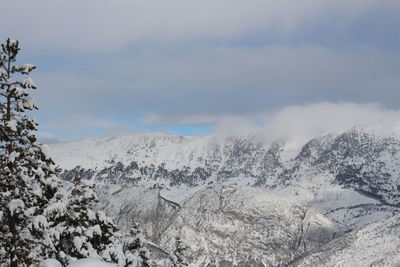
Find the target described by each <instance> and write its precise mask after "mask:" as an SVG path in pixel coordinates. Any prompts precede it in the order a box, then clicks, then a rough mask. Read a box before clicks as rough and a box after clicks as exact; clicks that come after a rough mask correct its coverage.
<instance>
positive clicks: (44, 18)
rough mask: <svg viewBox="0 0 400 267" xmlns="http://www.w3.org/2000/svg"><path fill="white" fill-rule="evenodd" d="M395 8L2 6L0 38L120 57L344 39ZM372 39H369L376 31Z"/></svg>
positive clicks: (385, 4) (177, 1)
mask: <svg viewBox="0 0 400 267" xmlns="http://www.w3.org/2000/svg"><path fill="white" fill-rule="evenodd" d="M399 6H400V4H399V2H398V1H397V0H382V1H375V0H364V1H363V2H362V4H361V3H360V2H359V1H357V0H336V1H326V0H305V1H291V0H281V1H273V0H251V1H243V0H220V1H212V0H204V1H185V0H170V1H163V0H146V1H141V0H134V1H131V0H119V1H112V2H110V1H107V0H87V1H81V2H79V3H78V2H75V1H61V0H56V1H54V0H43V1H40V2H37V1H35V2H34V1H28V0H25V1H7V2H5V3H2V10H7V12H3V14H2V16H1V17H0V24H1V25H2V31H0V34H1V35H2V36H6V35H7V34H10V33H13V34H14V35H15V37H14V38H19V39H23V40H24V41H26V42H27V43H28V44H29V45H33V46H38V47H43V46H50V47H52V46H58V47H65V48H71V47H72V48H73V49H77V50H85V51H112V50H118V49H121V48H122V47H124V46H126V45H128V44H130V43H133V42H148V41H188V40H199V39H204V38H206V39H232V38H233V39H235V38H241V37H246V36H249V35H254V34H256V35H260V34H262V35H267V36H270V37H272V38H273V39H283V40H285V39H287V38H288V37H289V36H296V35H298V34H299V33H304V34H312V33H314V32H315V31H321V29H325V30H327V31H329V32H330V33H331V34H335V35H337V36H343V37H346V33H348V32H349V31H351V30H352V29H354V28H356V27H357V25H359V24H363V22H364V21H365V18H366V17H367V18H369V17H371V14H372V15H374V14H377V16H379V17H380V18H384V19H388V18H395V17H396V16H398V15H399V14H398V13H399ZM16 13H18V15H17V16H18V17H17V19H16V18H15V16H16V15H15V14H16ZM378 21H379V20H374V23H373V24H371V25H372V26H373V25H376V24H377V23H379V22H378ZM383 21H384V20H383ZM321 22H322V23H321ZM391 22H393V21H391ZM369 32H370V34H374V28H373V27H370V31H369ZM289 39H290V38H289Z"/></svg>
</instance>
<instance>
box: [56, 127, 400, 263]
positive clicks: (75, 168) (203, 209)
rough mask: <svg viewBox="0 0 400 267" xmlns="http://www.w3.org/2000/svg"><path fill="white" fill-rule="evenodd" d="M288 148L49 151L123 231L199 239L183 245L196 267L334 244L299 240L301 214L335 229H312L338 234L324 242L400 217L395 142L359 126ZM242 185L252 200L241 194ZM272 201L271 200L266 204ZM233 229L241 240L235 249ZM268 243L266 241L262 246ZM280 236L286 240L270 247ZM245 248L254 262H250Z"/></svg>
mask: <svg viewBox="0 0 400 267" xmlns="http://www.w3.org/2000/svg"><path fill="white" fill-rule="evenodd" d="M290 147H291V144H290V141H278V142H275V143H272V144H265V143H263V142H261V139H260V138H259V137H257V136H254V135H246V136H238V137H215V136H206V137H181V136H174V135H165V134H145V135H136V136H122V137H99V138H93V139H87V140H81V141H76V142H70V143H64V144H56V145H53V146H52V150H53V154H54V158H55V160H56V162H57V163H59V164H60V165H61V167H62V168H63V169H64V171H63V173H62V177H63V178H64V179H71V178H73V177H74V176H76V175H79V176H81V177H84V178H87V179H93V180H95V181H97V183H98V184H99V185H101V186H99V192H101V199H102V201H101V206H102V208H105V209H106V211H107V212H108V213H109V214H110V215H112V216H113V217H114V218H115V220H116V221H117V223H118V224H120V225H121V226H122V227H128V225H129V224H130V221H131V220H136V221H140V222H141V223H142V225H144V228H145V233H146V235H147V236H148V238H151V239H152V240H153V242H155V243H157V244H160V245H162V246H164V247H165V248H170V247H171V244H170V243H169V240H170V239H169V237H171V236H172V235H174V234H182V235H183V236H191V235H194V233H197V235H196V238H198V239H196V240H194V239H190V238H189V239H187V241H188V242H190V243H191V244H195V246H193V247H192V248H191V250H190V252H188V254H189V255H188V256H189V257H191V259H193V260H197V261H198V262H204V263H205V262H208V263H211V262H220V263H221V264H222V262H225V264H228V265H229V264H230V265H229V266H231V265H232V264H238V266H244V265H243V264H244V263H243V264H242V265H241V264H239V263H240V262H241V261H242V260H243V261H245V262H250V263H251V262H253V263H254V264H253V265H254V266H257V264H260V263H262V262H264V263H268V264H270V265H272V266H278V265H280V264H281V265H282V264H287V263H289V262H292V261H295V260H297V259H298V258H299V257H303V256H304V255H307V254H311V253H312V252H313V251H315V250H316V249H318V247H320V245H321V244H325V243H326V242H328V241H329V240H330V238H324V239H323V240H324V241H323V242H322V241H319V244H318V246H315V244H314V243H313V242H311V241H309V239H307V238H308V237H301V238H300V237H299V236H302V234H303V233H304V232H301V231H304V228H302V227H301V225H303V221H304V218H305V217H304V216H306V215H305V214H315V216H316V217H319V218H323V221H324V222H328V221H329V222H330V223H333V224H334V225H335V227H333V228H329V227H328V228H329V230H327V229H328V228H326V227H325V226H324V227H321V228H319V230H316V231H317V233H318V234H316V235H320V236H329V235H332V236H333V237H335V238H334V239H333V240H332V241H330V242H329V244H332V242H335V240H338V242H341V241H340V240H341V239H338V238H337V237H338V236H340V235H341V233H342V232H343V231H347V232H351V231H359V230H360V229H364V228H363V227H368V225H369V224H370V223H374V222H376V221H378V220H389V218H391V217H393V216H396V214H400V195H399V194H400V193H399V192H400V191H399V189H400V139H398V138H396V137H393V136H382V135H378V134H375V133H373V132H371V131H367V130H363V129H360V128H356V129H353V130H351V131H349V132H346V133H343V134H339V135H327V136H323V137H318V138H315V139H313V140H310V141H309V142H308V143H306V144H304V145H303V146H300V147H297V148H296V149H291V148H290ZM210 186H212V187H210ZM221 186H222V187H224V186H225V187H224V188H229V189H226V191H223V190H222V191H221V190H220V188H221ZM244 187H246V188H247V189H246V190H247V191H246V192H252V193H243V192H242V191H241V190H244ZM217 188H219V189H217ZM252 188H253V189H252ZM257 188H258V189H257ZM251 190H254V191H251ZM246 194H247V195H246ZM252 194H254V195H255V196H254V197H253V196H252ZM270 195H271V196H274V197H273V198H274V199H277V202H276V201H270V199H266V196H270ZM252 197H253V198H252ZM220 198H221V199H224V200H226V199H229V201H228V202H227V204H226V207H228V208H227V209H225V208H223V209H221V208H220V207H221V205H220V204H219V201H220ZM255 199H259V200H260V199H262V201H265V202H263V203H264V204H263V205H264V206H265V207H263V208H261V207H259V206H257V205H258V204H259V203H260V202H258V200H257V201H256V200H255ZM238 201H239V202H238ZM260 201H261V200H260ZM262 201H261V202H262ZM277 203H279V204H277ZM288 203H290V204H288ZM241 205H242V206H241ZM254 205H255V206H257V207H259V208H253V207H252V206H254ZM280 206H282V207H284V209H280V208H279V207H280ZM294 206H296V207H298V208H293V207H294ZM237 207H241V209H240V210H238V209H237ZM289 211H293V212H294V211H296V212H294V213H292V214H287V212H289ZM199 214H202V215H201V216H200V215H199ZM295 214H297V215H295ZM236 215H238V216H239V217H237V216H236ZM235 216H236V217H235ZM307 216H310V215H307ZM307 216H306V217H307ZM315 216H314V217H315ZM303 217H304V218H303ZM316 217H315V218H316ZM249 218H251V219H249ZM271 218H275V219H271ZM301 218H303V219H301ZM313 220H314V219H313ZM224 225H225V226H227V228H226V229H225V228H224ZM322 225H324V224H322ZM365 225H367V226H365ZM200 226H201V227H203V228H201V227H200ZM339 226H340V227H339ZM199 227H200V228H199ZM285 227H286V228H285ZM235 228H237V229H238V232H240V234H242V235H243V238H244V239H241V240H242V243H240V244H237V243H235V242H236V241H237V240H236V239H235V238H234V234H235V232H232V231H234V230H232V229H235ZM179 229H180V231H178V230H179ZM268 229H275V230H274V231H272V232H271V231H270V230H268ZM301 229H303V230H301ZM332 229H334V230H332ZM338 229H340V230H338ZM225 231H226V234H225V235H224V232H225ZM275 232H276V233H285V234H286V236H285V235H284V234H283V235H278V236H275V234H274V233H275ZM190 233H191V234H190ZM216 233H218V234H216ZM326 233H330V234H326ZM236 234H238V233H236ZM246 234H248V235H249V238H250V236H251V238H250V239H246ZM265 236H270V237H271V238H270V239H265V240H266V241H265V244H264V245H263V244H261V243H259V242H261V241H260V240H261V239H260V238H261V237H263V238H264V237H265ZM211 237H212V238H211ZM299 238H300V239H301V240H303V241H304V240H308V241H307V242H306V243H307V245H306V248H307V249H302V246H299V247H298V248H297V249H293V244H295V243H296V242H297V241H298V240H299ZM225 239H226V240H229V242H228V244H227V243H224V242H223V240H225ZM278 239H279V240H281V241H282V243H279V244H276V245H273V244H275V243H274V242H276V240H278ZM311 239H312V238H311ZM274 240H275V241H274ZM296 240H297V241H296ZM303 241H301V242H303ZM213 242H214V243H213ZM257 242H258V243H257ZM301 242H300V243H301ZM200 244H201V245H200ZM230 245H232V246H230ZM250 247H254V248H256V250H257V253H256V256H254V257H253V256H252V257H248V254H249V253H248V249H249V248H250ZM272 248H274V249H275V250H276V249H277V248H279V249H278V250H280V252H279V253H278V254H279V256H276V257H275V258H274V257H272V256H271V257H272V258H271V257H270V256H268V255H272V254H273V253H272V252H273V251H272V250H274V249H272ZM271 249H272V250H271ZM235 255H236V256H235ZM268 264H267V266H268ZM321 264H322V263H321ZM220 266H221V265H220ZM328 266H329V265H328Z"/></svg>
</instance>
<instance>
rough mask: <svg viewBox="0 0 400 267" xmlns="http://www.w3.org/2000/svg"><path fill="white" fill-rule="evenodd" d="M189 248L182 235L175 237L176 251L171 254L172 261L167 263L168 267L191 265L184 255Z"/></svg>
mask: <svg viewBox="0 0 400 267" xmlns="http://www.w3.org/2000/svg"><path fill="white" fill-rule="evenodd" d="M187 249H188V247H187V246H186V245H185V244H184V243H183V242H182V240H181V237H180V235H177V236H176V237H175V251H174V253H173V254H171V255H170V262H169V263H168V264H166V267H184V266H189V262H188V260H187V259H186V258H185V256H184V253H185V251H186V250H187Z"/></svg>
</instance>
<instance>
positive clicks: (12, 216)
mask: <svg viewBox="0 0 400 267" xmlns="http://www.w3.org/2000/svg"><path fill="white" fill-rule="evenodd" d="M19 50H20V48H19V43H18V41H13V40H10V39H8V40H7V41H6V42H5V43H4V44H2V45H1V51H0V99H1V100H0V208H1V209H0V236H1V238H0V265H1V266H11V267H16V266H18V267H23V266H32V265H34V264H35V263H37V262H38V261H39V260H40V258H42V257H46V256H48V254H51V253H52V251H54V248H53V247H52V243H51V241H50V240H49V238H48V237H47V236H46V233H45V231H44V229H45V228H46V226H47V220H46V218H45V217H44V216H43V215H42V213H43V210H44V207H45V206H46V204H47V203H48V202H49V199H51V198H52V197H53V195H54V193H55V192H56V191H57V188H58V186H59V182H58V181H57V180H56V179H55V178H54V175H55V174H56V173H57V171H58V169H57V167H56V166H55V165H54V162H53V161H52V160H51V159H50V158H49V157H48V156H47V155H46V153H45V147H44V146H43V145H41V144H40V143H39V142H37V139H36V137H35V134H34V131H35V130H36V127H37V123H36V121H35V119H33V118H30V117H29V116H27V115H26V111H27V110H34V109H37V107H36V105H35V102H34V100H33V99H32V98H31V97H29V93H28V89H36V85H35V83H34V82H33V81H32V79H31V78H29V77H24V76H25V75H27V74H29V73H30V72H31V71H32V70H33V69H35V66H33V65H29V64H25V65H20V66H17V65H15V64H14V62H15V61H16V57H17V54H18V52H19ZM14 78H18V79H15V80H14Z"/></svg>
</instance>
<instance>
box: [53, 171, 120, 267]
mask: <svg viewBox="0 0 400 267" xmlns="http://www.w3.org/2000/svg"><path fill="white" fill-rule="evenodd" d="M97 201H98V199H97V195H96V193H95V192H94V184H93V183H91V182H89V181H86V180H81V179H80V178H75V179H74V180H73V184H71V185H70V186H69V187H66V188H65V190H63V191H59V192H58V194H57V195H56V197H55V198H54V202H53V203H51V204H50V205H49V206H48V207H47V208H46V210H45V214H46V217H47V219H48V221H49V228H50V232H51V236H52V238H53V243H54V246H55V248H56V250H57V251H58V254H57V255H56V258H57V259H58V260H60V261H61V262H62V263H63V264H68V263H70V262H71V261H74V260H76V259H80V258H85V257H88V256H100V257H105V258H109V257H108V250H109V249H110V248H112V247H113V246H114V245H115V243H116V240H117V239H116V235H117V232H116V230H117V228H116V226H115V225H114V224H113V222H112V221H111V219H110V218H108V217H107V216H106V215H105V214H104V212H102V211H95V210H94V206H95V204H96V202H97ZM109 260H112V259H111V258H109Z"/></svg>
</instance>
